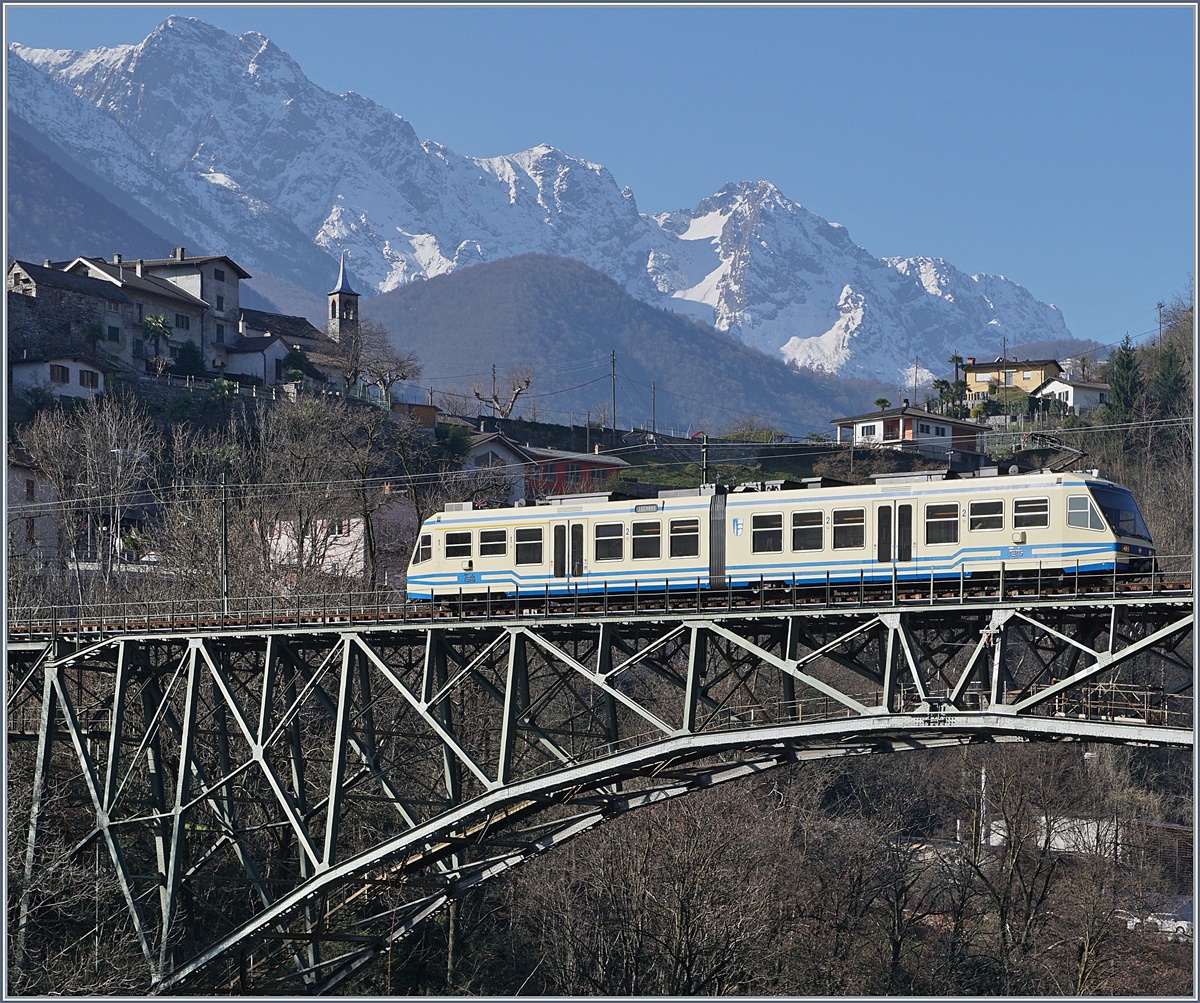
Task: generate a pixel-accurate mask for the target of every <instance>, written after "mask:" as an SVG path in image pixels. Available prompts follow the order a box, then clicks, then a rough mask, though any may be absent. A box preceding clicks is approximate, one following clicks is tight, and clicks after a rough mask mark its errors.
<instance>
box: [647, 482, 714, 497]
mask: <svg viewBox="0 0 1200 1003" xmlns="http://www.w3.org/2000/svg"><path fill="white" fill-rule="evenodd" d="M723 494H725V487H724V485H722V484H701V485H700V486H699V487H695V488H663V489H662V490H661V491H659V493H658V497H659V498H695V497H697V496H699V497H701V498H705V497H707V496H708V495H723Z"/></svg>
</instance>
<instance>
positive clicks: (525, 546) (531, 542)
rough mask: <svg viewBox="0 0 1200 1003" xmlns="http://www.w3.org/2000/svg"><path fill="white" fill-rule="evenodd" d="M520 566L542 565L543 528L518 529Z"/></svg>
mask: <svg viewBox="0 0 1200 1003" xmlns="http://www.w3.org/2000/svg"><path fill="white" fill-rule="evenodd" d="M516 545H517V546H516V551H517V563H518V564H541V563H542V527H541V526H538V527H536V528H534V529H518V530H517V534H516Z"/></svg>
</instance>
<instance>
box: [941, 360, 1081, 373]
mask: <svg viewBox="0 0 1200 1003" xmlns="http://www.w3.org/2000/svg"><path fill="white" fill-rule="evenodd" d="M997 366H1058V368H1059V369H1061V368H1062V366H1060V365H1059V362H1058V359H1001V358H998V359H996V360H995V361H994V362H965V363H962V364H960V365H959V367H958V368H959V369H964V370H965V369H995V368H996V367H997Z"/></svg>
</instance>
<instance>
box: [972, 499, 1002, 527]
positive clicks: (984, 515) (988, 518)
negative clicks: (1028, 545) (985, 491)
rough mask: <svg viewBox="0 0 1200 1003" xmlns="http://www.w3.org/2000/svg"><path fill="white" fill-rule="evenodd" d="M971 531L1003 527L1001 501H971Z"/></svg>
mask: <svg viewBox="0 0 1200 1003" xmlns="http://www.w3.org/2000/svg"><path fill="white" fill-rule="evenodd" d="M970 520H971V521H970V523H969V525H970V527H971V532H972V533H975V532H978V531H979V530H987V529H1003V528H1004V502H1003V501H973V502H971V515H970Z"/></svg>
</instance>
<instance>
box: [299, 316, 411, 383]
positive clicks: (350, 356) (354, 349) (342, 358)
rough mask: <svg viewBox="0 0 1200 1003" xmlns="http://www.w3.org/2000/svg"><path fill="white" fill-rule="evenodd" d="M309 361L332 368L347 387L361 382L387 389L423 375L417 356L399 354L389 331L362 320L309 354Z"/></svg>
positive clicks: (369, 321)
mask: <svg viewBox="0 0 1200 1003" xmlns="http://www.w3.org/2000/svg"><path fill="white" fill-rule="evenodd" d="M309 358H310V359H311V360H312V361H313V362H314V363H316V364H317V365H318V366H321V367H322V368H325V369H331V370H332V371H333V372H334V373H336V374H337V375H338V377H339V378H340V379H341V380H342V382H343V384H345V386H347V387H355V386H357V385H358V384H359V383H360V382H364V383H370V384H371V385H373V386H379V387H380V388H381V389H383V390H385V391H386V390H388V389H390V388H391V387H392V386H394V385H395V384H396V383H399V382H401V381H402V380H408V379H412V378H413V377H415V376H416V375H417V374H418V373H420V371H421V370H420V366H419V365H418V363H417V360H416V357H415V356H412V355H406V354H404V353H402V352H400V351H399V350H398V349H397V348H396V347H395V346H394V345H393V344H392V341H391V336H390V335H389V333H388V329H387V328H386V327H384V325H383V324H381V323H380V322H379V321H377V320H370V319H363V320H360V321H359V322H358V323H357V324H354V325H352V326H351V327H350V328H349V330H347V331H343V332H342V334H341V337H340V338H339V339H338V340H336V341H335V340H332V339H331V341H330V343H329V344H328V346H327V347H326V349H325V351H321V352H310V353H309Z"/></svg>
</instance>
